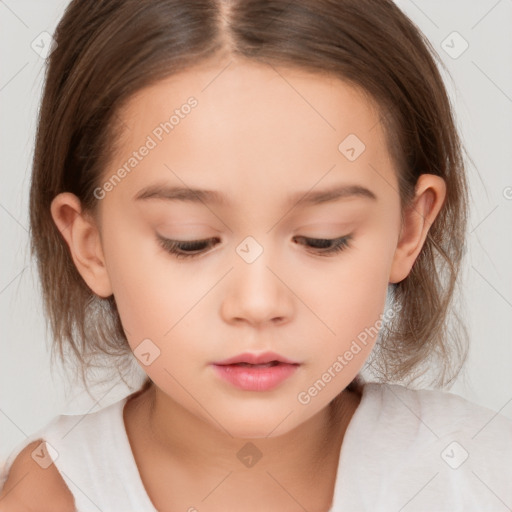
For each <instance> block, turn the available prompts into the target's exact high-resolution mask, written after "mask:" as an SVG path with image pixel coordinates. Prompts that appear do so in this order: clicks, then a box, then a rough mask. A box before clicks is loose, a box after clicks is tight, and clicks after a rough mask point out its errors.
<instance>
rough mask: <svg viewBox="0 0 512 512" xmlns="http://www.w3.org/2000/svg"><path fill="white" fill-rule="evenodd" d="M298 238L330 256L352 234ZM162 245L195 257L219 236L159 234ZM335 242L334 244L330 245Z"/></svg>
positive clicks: (345, 244)
mask: <svg viewBox="0 0 512 512" xmlns="http://www.w3.org/2000/svg"><path fill="white" fill-rule="evenodd" d="M294 238H296V239H299V240H302V241H306V243H307V244H306V245H308V246H309V247H312V248H313V249H315V252H316V253H317V254H319V255H321V256H326V255H328V256H330V255H333V254H336V253H339V252H341V251H343V250H344V249H346V248H348V247H350V244H349V241H350V240H351V239H352V235H346V236H342V237H339V238H334V239H332V240H326V239H323V238H307V237H304V236H297V237H294ZM157 239H158V242H159V243H160V245H161V246H162V247H163V248H164V249H165V250H166V251H167V252H169V253H171V254H172V255H173V256H174V257H176V258H193V257H195V256H199V255H201V254H204V253H205V250H206V249H207V248H208V247H210V246H212V245H213V241H218V240H219V238H218V237H215V238H207V239H205V240H190V241H178V240H170V239H168V238H164V237H162V236H160V235H157ZM330 244H333V245H330Z"/></svg>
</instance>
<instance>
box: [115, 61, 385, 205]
mask: <svg viewBox="0 0 512 512" xmlns="http://www.w3.org/2000/svg"><path fill="white" fill-rule="evenodd" d="M191 98H193V100H192V103H191ZM191 104H194V106H193V107H190V106H187V105H191ZM119 117H120V119H121V120H122V122H123V123H124V126H125V127H126V129H125V132H124V134H123V137H122V139H121V140H122V143H121V145H120V152H119V154H117V155H116V158H115V161H114V162H113V163H112V167H111V168H110V169H109V170H110V172H112V170H115V169H116V166H121V165H122V164H123V163H126V162H127V159H128V158H129V157H130V155H131V154H132V152H133V151H136V150H137V149H138V148H140V147H141V146H143V145H144V144H146V143H147V142H148V141H149V140H150V139H151V141H152V144H151V145H152V146H154V147H153V148H152V149H151V151H149V152H148V154H147V156H145V157H144V158H143V159H141V160H140V161H139V162H137V166H136V169H134V171H131V172H130V175H129V178H128V179H125V180H124V182H123V184H122V185H123V187H119V188H120V189H121V188H122V189H123V192H124V193H125V194H129V195H130V197H132V198H133V197H134V196H135V195H136V194H137V192H139V191H140V189H141V188H143V187H146V186H147V185H148V184H151V182H152V181H154V182H159V183H161V182H162V180H166V181H168V182H169V184H170V185H180V186H190V187H196V186H197V188H207V189H212V190H215V189H222V190H223V191H224V192H225V196H226V197H231V198H233V197H235V198H236V196H238V197H245V196H244V194H246V195H252V196H255V195H257V194H258V193H260V194H264V195H265V197H266V198H267V199H269V198H271V196H272V195H273V191H276V194H277V195H279V196H282V194H283V192H286V195H287V196H290V195H291V194H290V192H293V191H294V190H297V191H299V190H308V189H311V188H314V187H315V186H316V184H319V185H321V186H322V187H323V186H328V185H332V184H339V183H342V182H346V183H350V184H354V183H355V184H359V185H361V186H366V187H367V188H370V187H371V186H372V185H374V186H373V190H375V189H376V186H375V185H377V188H378V187H379V186H381V185H382V183H376V181H377V179H376V178H377V173H379V174H380V175H381V176H382V177H383V178H384V181H386V178H387V180H388V182H389V180H391V181H393V180H394V176H393V175H394V171H393V166H392V164H391V162H390V158H389V154H388V150H387V146H386V142H385V137H384V132H383V127H382V125H381V123H380V122H379V111H378V108H377V107H376V105H375V103H373V102H372V101H371V100H370V98H369V97H368V96H367V95H365V94H364V93H363V92H362V91H361V90H360V89H357V88H355V87H354V86H351V85H349V84H348V83H346V82H344V81H342V80H341V79H339V78H337V77H334V76H332V75H327V74H320V73H312V72H306V71H304V70H299V69H296V68H283V67H279V68H278V67H275V66H271V65H266V64H257V63H246V62H244V63H240V62H235V61H233V62H231V63H227V64H223V65H221V64H216V65H214V64H210V65H206V66H201V67H196V68H192V69H189V70H187V71H185V72H181V73H179V74H177V75H174V76H172V77H169V78H166V79H165V80H162V81H160V82H158V83H156V84H154V85H152V86H150V87H147V88H145V89H143V90H141V91H139V92H138V93H137V94H136V95H134V96H133V97H132V98H131V99H130V101H129V102H128V103H127V104H126V106H125V107H124V108H123V109H122V111H121V112H120V113H119ZM354 156H355V157H356V158H354ZM380 181H382V179H381V180H380ZM322 187H321V188H322Z"/></svg>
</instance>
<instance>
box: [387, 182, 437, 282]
mask: <svg viewBox="0 0 512 512" xmlns="http://www.w3.org/2000/svg"><path fill="white" fill-rule="evenodd" d="M445 197H446V184H445V181H444V180H443V178H441V177H440V176H435V175H433V174H422V175H421V176H420V177H419V178H418V181H417V183H416V187H415V198H414V200H413V203H412V204H411V206H410V207H408V208H407V209H406V211H405V212H404V220H403V225H402V229H401V232H400V237H399V240H398V245H397V248H396V251H395V255H394V257H393V262H392V266H391V272H390V276H389V282H390V283H399V282H400V281H403V280H404V279H405V278H406V277H407V276H408V275H409V273H410V271H411V269H412V267H413V265H414V262H415V261H416V258H417V257H418V255H419V253H420V251H421V248H422V247H423V244H424V243H425V239H426V238H427V234H428V230H429V229H430V226H431V225H432V223H433V222H434V220H435V218H436V217H437V214H438V213H439V211H440V210H441V207H442V206H443V204H444V201H445Z"/></svg>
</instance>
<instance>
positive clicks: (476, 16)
mask: <svg viewBox="0 0 512 512" xmlns="http://www.w3.org/2000/svg"><path fill="white" fill-rule="evenodd" d="M67 3H68V2H67V0H44V2H42V1H41V0H0V52H1V57H0V62H1V68H0V116H1V125H0V130H1V134H0V144H1V146H0V154H1V162H2V167H1V173H2V174H1V186H0V229H1V241H2V242H1V244H2V245H1V254H0V311H1V323H0V325H1V352H0V358H1V359H0V439H1V446H0V461H1V460H2V459H4V458H5V457H6V456H7V454H8V453H10V452H11V450H12V449H13V447H14V446H15V445H16V444H18V443H20V442H22V441H23V440H24V439H25V437H26V436H27V435H29V434H31V433H33V432H34V431H35V430H37V429H39V428H41V427H42V426H44V425H45V424H46V423H47V422H48V421H50V420H51V419H52V418H53V417H54V416H55V415H57V414H62V413H70V414H71V413H85V412H88V411H91V412H92V411H95V410H98V408H101V407H104V406H106V405H109V404H110V403H112V402H114V401H116V400H118V399H120V398H122V397H124V396H125V395H126V394H128V392H129V391H130V389H129V388H127V387H126V386H125V385H124V384H122V383H121V384H117V385H116V384H115V382H114V383H112V385H110V386H107V387H104V388H102V389H99V388H97V390H96V391H95V396H96V397H97V400H95V401H91V399H90V398H89V397H88V396H87V395H86V394H84V393H83V391H82V390H78V389H77V390H74V391H73V392H72V393H68V394H66V392H65V385H64V382H63V377H62V375H61V374H60V373H59V372H58V371H53V372H51V371H50V370H51V368H50V358H49V349H48V346H49V343H50V341H51V340H49V339H48V337H47V336H46V334H45V319H44V317H43V313H42V306H41V299H40V288H39V283H38V281H37V273H36V270H35V264H34V262H32V261H31V260H30V254H29V239H28V225H29V222H28V197H29V184H30V170H31V169H30V166H31V159H32V155H33V144H34V133H35V124H36V115H37V109H38V105H39V101H40V95H41V85H42V78H43V70H44V65H45V61H44V59H43V58H41V56H40V55H38V53H37V52H36V51H35V50H34V49H33V46H35V44H33V41H36V42H37V40H38V38H40V37H41V36H40V34H41V33H42V32H49V33H50V34H51V33H53V31H54V29H55V27H56V25H57V22H58V20H59V18H60V16H61V15H62V13H63V11H64V8H65V6H66V5H67ZM397 3H398V5H399V6H400V7H401V8H402V9H403V10H404V11H405V12H406V14H408V15H409V17H410V18H411V19H412V20H413V21H414V22H415V23H416V24H417V25H418V26H419V27H420V29H421V30H422V31H423V32H424V33H425V34H426V35H427V36H428V38H429V40H430V41H431V43H432V45H433V46H434V47H435V49H436V51H437V52H438V53H439V55H440V56H441V58H442V59H443V61H444V62H445V64H446V66H447V68H448V70H449V74H450V75H451V78H450V77H449V76H446V75H444V76H445V79H446V83H447V87H448V90H449V92H450V96H451V99H452V102H453V104H454V106H455V109H456V115H457V122H458V126H459V129H460V131H461V134H462V137H463V140H464V143H465V145H466V148H467V150H468V152H469V154H470V156H471V158H472V160H473V162H474V164H475V165H474V166H473V165H469V166H468V175H469V181H470V187H471V217H470V228H469V232H470V234H469V239H468V247H467V253H466V258H465V266H464V272H463V274H464V275H463V288H462V289H463V292H464V296H463V299H464V300H463V302H464V308H465V309H464V311H465V313H464V317H465V319H466V321H467V325H468V331H469V333H470V338H471V339H470V344H471V350H470V356H469V361H468V363H467V366H466V369H465V372H463V373H462V374H461V376H460V377H459V379H458V380H457V382H456V383H455V385H454V386H453V387H452V388H451V389H450V392H453V393H457V394H459V395H461V396H463V397H465V398H467V399H468V400H470V401H472V402H475V403H477V404H480V405H483V406H486V407H489V408H490V409H493V410H495V411H500V412H501V413H502V414H504V415H506V416H509V417H511V418H512V372H511V367H512V364H511V363H512V343H511V328H512V286H511V284H512V271H511V265H510V261H511V255H512V236H511V232H512V230H511V225H512V222H511V221H512V172H511V168H512V149H511V148H512V138H511V135H512V126H511V121H512V65H511V63H512V31H511V30H510V26H511V21H512V0H499V1H497V0H476V1H471V2H468V1H467V0H414V1H412V0H398V2H397ZM454 32H456V33H454ZM466 46H467V48H466ZM137 368H138V367H137ZM57 370H58V368H57ZM141 371H142V370H141ZM140 376H141V377H143V376H144V374H143V373H141V374H140ZM112 386H113V387H112Z"/></svg>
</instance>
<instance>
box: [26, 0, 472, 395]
mask: <svg viewBox="0 0 512 512" xmlns="http://www.w3.org/2000/svg"><path fill="white" fill-rule="evenodd" d="M54 37H55V39H56V42H57V46H56V47H55V49H54V51H53V53H51V56H50V57H49V63H48V68H47V70H46V78H45V87H44V93H43V98H42V104H41V109H40V114H39V120H38V128H37V138H36V146H35V154H34V162H33V174H32V183H31V190H30V232H31V248H32V254H33V255H34V254H35V256H36V257H37V263H38V270H39V275H40V279H41V283H42V293H43V299H44V307H45V312H46V314H47V318H48V319H49V324H50V326H51V330H52V333H53V338H54V344H53V345H52V348H56V347H58V349H59V355H60V357H61V360H62V361H63V362H65V367H66V366H67V363H71V362H75V363H77V367H78V369H79V370H81V375H82V380H83V382H84V383H85V385H86V387H87V382H86V381H87V377H86V375H85V373H86V372H85V371H86V370H88V369H89V368H92V367H93V366H94V361H95V358H96V357H97V356H102V355H107V356H109V357H112V358H115V360H116V363H115V364H114V365H113V366H114V367H115V368H116V369H117V371H119V374H120V375H121V378H122V374H123V372H124V369H126V365H127V364H130V361H131V362H133V356H132V354H131V351H130V348H129V345H128V343H127V339H126V336H125V333H124V331H123V328H122V325H121V321H120V318H119V315H118V312H117V308H116V303H115V299H114V297H113V296H111V297H108V298H106V299H105V298H100V297H98V296H96V295H95V294H94V293H93V292H92V291H91V290H90V289H89V287H88V286H87V285H86V283H85V281H84V280H83V279H82V277H81V276H80V274H79V273H78V271H77V269H76V267H75V265H74V264H73V261H72V259H71V256H70V252H69V248H68V247H67V244H66V242H65V240H64V238H63V237H62V235H61V233H60V232H59V231H58V229H57V227H56V226H55V224H54V222H53V219H52V217H51V214H50V203H51V201H52V199H53V198H54V197H55V196H56V195H57V194H59V193H60V192H64V191H67V192H72V193H74V194H75V195H76V196H77V197H78V198H79V199H80V200H81V201H82V206H83V209H84V211H88V212H90V213H94V212H95V211H96V210H95V207H96V204H97V199H96V198H95V197H94V194H93V191H94V189H95V188H96V187H97V186H98V185H99V184H100V183H101V176H102V174H103V173H104V172H105V169H106V166H107V163H108V162H109V158H110V156H111V155H112V153H113V151H114V147H115V143H116V141H118V140H119V136H120V134H121V132H122V123H120V122H119V118H118V117H117V114H118V112H119V111H120V108H121V107H122V106H123V105H124V104H125V103H126V101H127V100H128V99H130V97H132V96H133V94H134V93H135V92H137V91H139V90H141V89H142V88H144V87H146V86H148V85H151V84H153V83H154V82H156V81H157V80H160V79H163V78H166V77H167V76H170V75H173V74H174V73H177V72H179V71H184V70H187V69H190V68H191V67H192V66H195V65H201V64H203V63H206V62H208V61H211V62H214V61H215V59H219V57H225V58H227V59H229V58H230V56H235V57H237V58H242V59H247V60H250V61H255V62H262V63H270V64H272V65H277V66H289V67H296V68H301V69H304V70H308V71H311V72H314V73H317V74H318V73H323V74H330V75H331V76H332V75H334V76H337V77H338V78H341V79H342V80H344V81H345V82H347V83H349V84H351V85H353V86H356V87H357V88H359V89H360V90H361V91H363V92H364V93H365V94H366V95H367V97H368V99H369V100H371V101H374V102H375V104H376V105H378V107H379V112H380V115H381V120H382V123H383V126H384V127H385V133H386V135H387V141H388V145H389V150H390V153H391V155H392V156H393V158H394V161H395V163H396V168H397V173H398V180H399V190H398V191H397V192H398V193H399V195H400V201H401V206H402V212H403V211H404V209H405V208H406V207H407V205H408V204H409V202H410V200H411V199H412V198H413V196H414V187H415V184H416V182H417V179H418V177H419V176H420V175H421V174H423V173H429V174H436V175H438V176H441V177H442V178H443V179H444V180H445V182H446V186H447V197H446V200H445V203H444V205H443V207H442V209H441V211H440V213H439V215H438V217H437V218H436V220H435V222H434V223H433V224H432V226H431V228H430V232H429V234H428V237H427V239H426V242H425V244H424V247H423V248H422V250H421V253H420V254H419V256H418V258H417V260H416V262H415V263H414V266H413V268H412V271H411V273H410V275H409V276H408V277H407V278H406V279H404V280H403V281H401V282H400V283H397V284H394V285H391V286H390V289H391V291H392V297H393V301H394V304H399V305H400V311H399V312H398V313H397V314H396V315H395V316H394V318H393V319H392V320H391V321H390V322H388V323H387V324H385V325H384V327H383V328H382V330H381V332H380V336H379V340H378V343H377V345H376V347H375V349H374V351H373V354H372V357H371V361H370V362H369V364H370V365H371V367H372V368H373V371H374V373H375V375H376V376H377V380H381V381H386V382H392V381H399V380H403V379H409V381H411V379H413V378H416V377H418V376H420V375H422V373H423V372H424V370H425V369H426V368H428V367H429V366H431V367H432V362H433V361H435V364H436V365H437V370H438V371H437V374H436V376H435V378H434V379H433V381H432V383H433V384H434V385H435V386H445V385H446V384H448V383H449V382H451V381H452V379H453V378H454V377H455V376H456V375H457V374H458V373H459V371H460V369H461V368H462V365H463V362H464V360H465V358H466V355H467V346H466V344H465V342H466V338H467V336H466V332H465V326H464V325H463V323H462V322H460V321H459V319H458V317H456V316H451V318H450V316H449V315H448V313H449V312H450V307H451V306H452V305H453V297H454V291H455V285H456V283H457V282H458V280H457V278H458V275H459V267H460V263H461V259H462V254H463V246H464V240H465V230H466V219H467V203H468V200H467V196H468V192H467V183H466V177H465V171H464V161H463V147H462V145H461V142H460V140H459V137H458V134H457V131H456V128H455V123H454V119H453V112H452V109H451V105H450V102H449V99H448V96H447V93H446V90H445V87H444V84H443V80H442V78H441V76H440V73H439V71H438V68H437V66H436V60H438V61H439V63H441V64H442V62H441V60H440V59H439V57H438V55H437V53H436V52H435V50H434V49H433V48H432V47H431V45H430V43H429V42H428V40H427V39H426V37H425V36H424V35H423V34H422V33H421V32H420V31H419V29H418V28H417V27H416V26H415V25H414V24H413V23H412V22H411V21H410V20H409V19H408V18H407V17H406V16H405V15H404V14H403V13H402V12H401V11H400V10H399V9H398V7H397V6H396V5H395V4H394V3H393V2H392V1H391V0H379V1H375V0H294V1H293V2H290V1H289V0H286V1H285V0H232V1H221V0H194V1H188V2H183V1H181V0H101V1H100V0H74V1H72V2H71V3H70V4H69V6H68V7H67V9H66V12H65V14H64V16H63V18H62V19H61V21H60V23H59V25H58V27H57V29H56V32H55V34H54ZM450 319H451V320H454V321H455V322H456V324H454V325H449V320H450ZM67 352H70V354H71V355H70V357H67V356H66V353H67ZM52 355H53V350H52ZM100 359H101V357H100ZM98 366H101V364H99V365H98ZM150 384H151V382H150V380H149V379H147V380H146V381H145V386H148V385H150Z"/></svg>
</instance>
